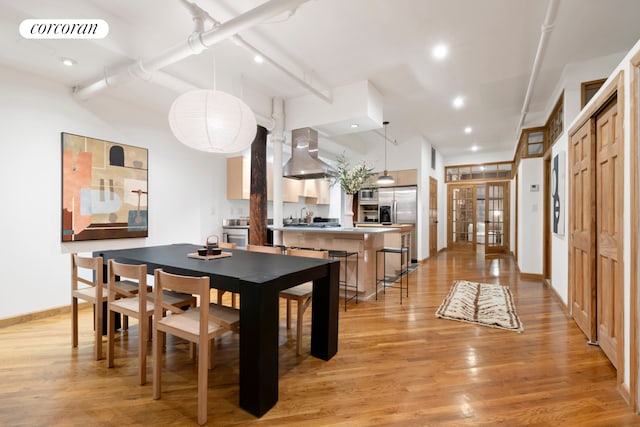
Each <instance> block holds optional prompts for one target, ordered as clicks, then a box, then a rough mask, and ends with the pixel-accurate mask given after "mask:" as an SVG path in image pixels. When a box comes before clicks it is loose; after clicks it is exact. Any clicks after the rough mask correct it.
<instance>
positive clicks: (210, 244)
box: [205, 234, 222, 255]
mask: <svg viewBox="0 0 640 427" xmlns="http://www.w3.org/2000/svg"><path fill="white" fill-rule="evenodd" d="M219 241H220V239H219V238H218V236H217V235H215V234H212V235H211V236H207V241H206V243H205V246H206V247H207V255H220V254H221V253H222V249H220V247H219V244H218V242H219Z"/></svg>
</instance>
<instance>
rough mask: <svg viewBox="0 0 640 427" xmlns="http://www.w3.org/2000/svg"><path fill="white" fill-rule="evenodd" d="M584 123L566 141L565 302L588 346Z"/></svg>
mask: <svg viewBox="0 0 640 427" xmlns="http://www.w3.org/2000/svg"><path fill="white" fill-rule="evenodd" d="M593 127H594V122H593V121H591V120H590V121H588V122H587V123H585V124H584V125H583V126H582V127H581V128H580V129H579V130H578V131H577V132H576V133H575V134H573V135H571V137H570V141H569V170H570V174H569V201H570V205H569V206H568V208H569V299H570V309H571V315H572V316H573V319H574V320H575V322H576V323H577V324H578V327H579V328H580V329H582V332H584V334H585V335H586V336H587V339H588V340H589V341H590V342H595V341H596V325H595V309H596V307H595V305H596V287H595V278H594V274H595V243H596V242H595V225H596V224H595V218H596V216H595V194H594V192H593V189H594V188H595V152H594V151H595V150H594V148H595V144H594V143H593V138H594V129H593Z"/></svg>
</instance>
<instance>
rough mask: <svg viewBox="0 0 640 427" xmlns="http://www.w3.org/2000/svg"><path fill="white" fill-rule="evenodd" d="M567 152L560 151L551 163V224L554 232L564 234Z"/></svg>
mask: <svg viewBox="0 0 640 427" xmlns="http://www.w3.org/2000/svg"><path fill="white" fill-rule="evenodd" d="M564 170H565V154H564V151H559V152H558V154H556V155H555V156H554V157H553V163H552V165H551V209H552V212H551V224H552V228H553V232H554V233H555V234H557V235H559V236H564V222H565V220H564V185H565V176H564V175H565V171H564Z"/></svg>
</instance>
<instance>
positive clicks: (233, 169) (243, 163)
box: [227, 156, 328, 203]
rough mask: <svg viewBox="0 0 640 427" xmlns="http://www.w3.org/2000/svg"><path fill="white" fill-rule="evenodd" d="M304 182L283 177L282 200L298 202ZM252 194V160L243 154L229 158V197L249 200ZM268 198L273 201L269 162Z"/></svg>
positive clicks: (271, 172) (271, 174) (270, 164)
mask: <svg viewBox="0 0 640 427" xmlns="http://www.w3.org/2000/svg"><path fill="white" fill-rule="evenodd" d="M303 183H304V181H299V180H297V179H291V178H282V201H283V202H291V203H297V202H298V197H299V196H301V195H302V194H303ZM250 194H251V160H250V159H249V158H248V157H243V156H238V157H229V158H227V199H229V200H249V196H250ZM316 197H318V196H316ZM267 200H269V201H273V164H272V163H267ZM327 203H328V202H327Z"/></svg>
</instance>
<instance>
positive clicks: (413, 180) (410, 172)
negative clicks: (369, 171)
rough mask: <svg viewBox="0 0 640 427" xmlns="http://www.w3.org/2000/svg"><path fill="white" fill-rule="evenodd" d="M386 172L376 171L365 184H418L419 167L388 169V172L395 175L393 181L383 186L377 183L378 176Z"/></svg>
mask: <svg viewBox="0 0 640 427" xmlns="http://www.w3.org/2000/svg"><path fill="white" fill-rule="evenodd" d="M383 174H384V172H377V173H374V174H373V175H372V176H371V178H369V181H367V184H366V185H365V186H371V187H398V186H401V185H418V171H417V169H404V170H397V171H388V172H387V174H388V175H389V176H391V177H393V181H394V182H393V183H392V184H389V185H384V186H381V185H379V184H377V181H378V177H380V176H382V175H383Z"/></svg>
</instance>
